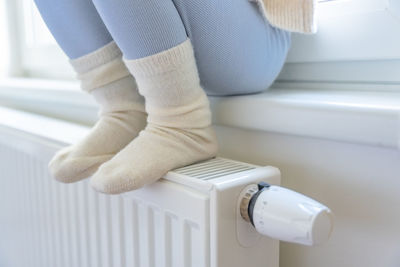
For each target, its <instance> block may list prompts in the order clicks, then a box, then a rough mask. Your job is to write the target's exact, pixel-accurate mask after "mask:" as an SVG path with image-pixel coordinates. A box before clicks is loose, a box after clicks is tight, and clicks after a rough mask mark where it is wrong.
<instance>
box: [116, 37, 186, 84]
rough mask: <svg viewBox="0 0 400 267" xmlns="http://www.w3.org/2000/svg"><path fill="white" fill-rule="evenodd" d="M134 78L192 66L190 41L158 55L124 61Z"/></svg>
mask: <svg viewBox="0 0 400 267" xmlns="http://www.w3.org/2000/svg"><path fill="white" fill-rule="evenodd" d="M124 61H125V62H126V66H127V67H128V69H129V70H130V72H131V73H132V75H133V76H134V77H138V76H152V75H157V74H161V73H166V72H170V71H173V70H176V68H177V67H180V66H181V65H182V64H193V63H194V53H193V47H192V43H191V41H190V39H189V38H188V39H186V40H185V41H184V42H182V43H181V44H178V45H177V46H174V47H172V48H170V49H167V50H164V51H162V52H160V53H157V54H154V55H151V56H147V57H143V58H139V59H131V60H129V59H124Z"/></svg>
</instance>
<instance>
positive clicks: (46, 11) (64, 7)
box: [34, 0, 113, 59]
mask: <svg viewBox="0 0 400 267" xmlns="http://www.w3.org/2000/svg"><path fill="white" fill-rule="evenodd" d="M34 1H35V4H36V6H37V7H38V9H39V12H40V14H41V16H42V18H43V20H44V21H45V23H46V25H47V27H48V28H49V30H50V31H51V33H52V35H53V36H54V38H55V39H56V41H57V43H58V44H59V45H60V47H61V48H62V49H63V50H64V52H65V53H66V54H67V56H68V57H69V58H70V59H74V58H78V57H81V56H83V55H86V54H89V53H90V52H93V51H95V50H97V49H99V48H101V47H103V46H105V45H106V44H108V43H110V42H111V41H113V39H112V37H111V35H110V33H109V32H108V30H107V28H106V27H105V26H104V23H103V21H102V20H101V18H100V16H99V14H98V13H97V11H96V9H95V7H94V5H93V3H92V1H91V0H62V1H54V0H34Z"/></svg>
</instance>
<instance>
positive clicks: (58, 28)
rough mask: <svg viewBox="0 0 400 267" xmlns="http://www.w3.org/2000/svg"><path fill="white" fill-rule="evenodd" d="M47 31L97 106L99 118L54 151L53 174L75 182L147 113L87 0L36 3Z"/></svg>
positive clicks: (116, 147) (118, 146) (114, 148)
mask: <svg viewBox="0 0 400 267" xmlns="http://www.w3.org/2000/svg"><path fill="white" fill-rule="evenodd" d="M35 2H36V5H37V6H38V8H39V11H40V13H41V15H42V17H43V18H44V20H45V22H46V24H47V26H48V28H49V29H50V30H51V32H52V33H53V35H54V37H55V39H56V40H57V42H58V43H59V44H60V46H61V48H62V49H63V50H64V52H65V53H66V54H67V55H68V56H69V57H70V58H71V60H70V63H71V64H72V66H73V67H74V69H75V70H76V72H77V74H78V78H79V79H80V80H81V87H82V89H84V90H85V91H87V92H90V93H91V94H92V95H93V96H94V98H95V100H96V101H97V102H98V103H99V104H100V106H101V113H100V119H99V121H98V122H97V123H96V125H95V126H94V128H93V129H92V130H91V131H90V132H89V133H88V135H87V136H86V137H85V138H84V139H83V140H81V141H80V142H78V143H77V144H75V145H73V146H70V147H67V148H64V149H62V150H61V151H59V152H58V153H57V154H56V155H55V157H54V158H53V159H52V161H51V162H50V164H49V167H50V171H51V173H52V175H53V176H54V177H55V178H56V179H58V180H60V181H63V182H74V181H77V180H80V179H83V178H86V177H88V176H90V175H92V174H93V173H94V172H95V171H96V170H97V168H98V166H99V165H100V164H102V163H103V162H105V161H107V160H109V159H110V158H112V157H113V155H114V154H115V153H117V152H118V151H120V150H121V149H122V148H123V147H125V146H126V145H127V144H128V143H129V142H130V141H131V140H132V139H133V138H135V137H136V136H137V134H138V133H139V131H140V130H141V129H143V128H144V126H145V123H146V114H145V111H144V102H143V98H142V97H141V96H140V95H139V94H138V91H137V87H136V82H135V79H134V78H133V77H132V75H131V74H130V73H129V71H128V70H127V68H126V67H125V65H124V63H123V61H122V54H121V51H120V50H119V48H118V46H117V45H116V44H115V42H114V41H113V39H112V37H111V35H110V34H109V32H108V30H107V29H106V27H105V26H104V24H103V22H102V20H101V18H100V17H99V15H98V13H97V11H96V9H95V7H94V5H93V3H92V2H91V1H90V0H63V1H53V0H36V1H35Z"/></svg>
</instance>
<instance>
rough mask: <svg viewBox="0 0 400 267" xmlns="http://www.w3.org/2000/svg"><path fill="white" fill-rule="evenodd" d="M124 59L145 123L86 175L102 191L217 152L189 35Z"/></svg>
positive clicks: (134, 184)
mask: <svg viewBox="0 0 400 267" xmlns="http://www.w3.org/2000/svg"><path fill="white" fill-rule="evenodd" d="M125 63H126V65H127V67H128V69H129V70H130V71H131V73H132V75H134V76H135V78H136V81H137V83H138V86H139V91H140V93H141V94H142V95H143V96H144V98H145V100H146V111H147V112H148V114H149V115H148V118H147V121H148V124H147V126H146V128H145V129H144V130H143V131H141V132H140V134H139V136H138V137H137V138H135V139H134V140H133V141H132V142H131V143H130V144H129V145H127V146H126V147H125V148H124V149H122V150H121V151H120V152H119V153H118V154H116V155H115V157H113V158H112V159H111V160H110V161H108V162H106V163H104V164H103V165H102V166H101V167H100V168H99V169H98V171H97V172H96V173H95V174H94V175H93V176H92V178H91V185H92V186H93V187H94V189H95V190H97V191H100V192H103V193H108V194H117V193H122V192H126V191H130V190H134V189H137V188H140V187H142V186H144V185H145V184H149V183H152V182H154V181H156V180H158V179H159V178H161V177H162V176H163V175H164V174H165V173H167V172H168V171H169V170H171V169H174V168H177V167H181V166H185V165H188V164H191V163H194V162H196V161H200V160H204V159H208V158H212V157H214V156H215V155H216V153H217V140H216V136H215V134H214V131H213V129H212V128H211V113H210V109H209V102H208V99H207V96H206V94H205V93H204V91H203V89H202V88H201V86H200V80H199V76H198V71H197V66H196V62H195V58H194V53H193V48H192V44H191V42H190V39H187V40H186V41H185V42H183V43H181V44H179V45H177V46H175V47H173V48H171V49H168V50H165V51H163V52H161V53H158V54H155V55H152V56H148V57H145V58H141V59H136V60H126V61H125Z"/></svg>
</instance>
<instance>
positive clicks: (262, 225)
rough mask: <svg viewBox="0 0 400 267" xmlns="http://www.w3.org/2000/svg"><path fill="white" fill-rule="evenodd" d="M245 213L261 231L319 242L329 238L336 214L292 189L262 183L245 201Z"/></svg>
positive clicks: (284, 238)
mask: <svg viewBox="0 0 400 267" xmlns="http://www.w3.org/2000/svg"><path fill="white" fill-rule="evenodd" d="M240 209H241V215H242V217H243V218H244V219H245V220H247V221H249V222H251V223H252V225H253V226H254V227H255V229H256V230H257V232H259V233H260V234H262V235H266V236H269V237H272V238H275V239H279V240H282V241H287V242H293V243H299V244H303V245H310V246H311V245H316V244H320V243H323V242H325V241H327V240H328V239H329V236H330V234H331V232H332V229H333V215H332V212H331V211H330V209H329V208H327V207H326V206H324V205H322V204H321V203H319V202H317V201H315V200H313V199H311V198H309V197H306V196H304V195H302V194H300V193H297V192H294V191H292V190H289V189H286V188H283V187H280V186H275V185H269V184H267V183H260V184H258V188H256V187H253V188H251V189H250V190H249V192H248V193H247V194H246V195H245V197H244V198H243V199H242V202H241V207H240Z"/></svg>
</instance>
